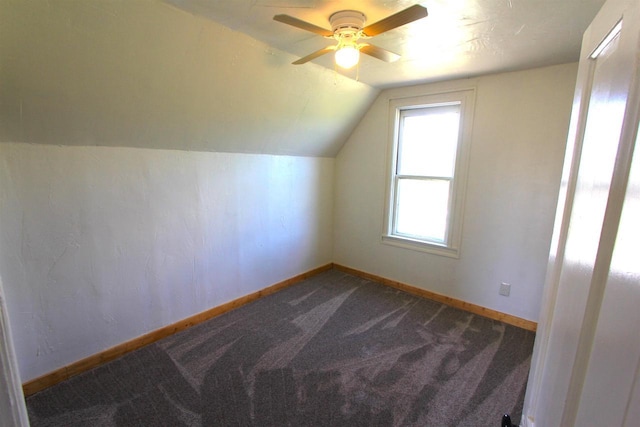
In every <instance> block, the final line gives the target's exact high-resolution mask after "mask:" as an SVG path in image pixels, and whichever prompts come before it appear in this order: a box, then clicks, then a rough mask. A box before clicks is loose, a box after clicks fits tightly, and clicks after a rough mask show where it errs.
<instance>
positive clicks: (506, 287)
mask: <svg viewBox="0 0 640 427" xmlns="http://www.w3.org/2000/svg"><path fill="white" fill-rule="evenodd" d="M498 293H499V294H500V295H504V296H505V297H508V296H509V294H510V293H511V285H510V284H508V283H504V282H502V283H500V291H499V292H498Z"/></svg>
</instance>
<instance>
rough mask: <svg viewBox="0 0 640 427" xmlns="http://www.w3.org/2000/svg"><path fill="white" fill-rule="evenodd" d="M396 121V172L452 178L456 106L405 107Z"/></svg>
mask: <svg viewBox="0 0 640 427" xmlns="http://www.w3.org/2000/svg"><path fill="white" fill-rule="evenodd" d="M400 121H401V124H400V135H399V137H400V143H399V148H398V151H399V152H398V174H400V175H419V176H441V177H447V178H451V177H453V172H454V168H455V161H456V151H457V148H458V130H459V126H460V105H448V106H441V107H428V108H420V109H414V110H405V111H403V112H402V113H401V117H400Z"/></svg>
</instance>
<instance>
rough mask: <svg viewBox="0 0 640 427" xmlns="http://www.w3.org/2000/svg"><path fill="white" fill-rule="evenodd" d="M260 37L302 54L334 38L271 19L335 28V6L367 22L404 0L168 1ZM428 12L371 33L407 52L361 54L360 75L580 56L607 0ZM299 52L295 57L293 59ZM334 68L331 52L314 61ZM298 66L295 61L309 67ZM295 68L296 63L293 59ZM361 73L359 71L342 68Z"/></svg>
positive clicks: (456, 73)
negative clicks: (393, 57)
mask: <svg viewBox="0 0 640 427" xmlns="http://www.w3.org/2000/svg"><path fill="white" fill-rule="evenodd" d="M165 1H166V2H167V3H169V4H171V5H173V6H175V7H177V8H179V9H182V10H184V11H187V12H189V13H192V14H194V15H198V16H202V17H205V18H207V19H211V20H213V21H216V22H217V23H219V24H222V25H224V26H226V27H229V28H231V29H233V30H237V31H239V32H242V33H245V34H247V35H249V36H251V37H253V38H255V39H257V40H260V41H262V42H265V43H266V44H268V45H270V46H272V47H275V48H277V49H280V50H282V51H285V52H288V53H291V54H292V55H295V56H296V57H302V56H305V55H307V54H309V53H311V52H314V51H316V50H318V49H321V48H323V47H324V46H327V45H328V44H329V43H331V41H328V40H325V39H323V38H322V37H321V36H318V35H315V34H312V33H309V32H306V31H303V30H300V29H297V28H294V27H291V26H288V25H285V24H282V23H279V22H276V21H273V19H272V17H273V16H274V15H277V14H281V13H283V14H288V15H291V16H294V17H296V18H299V19H302V20H305V21H307V22H310V23H312V24H315V25H317V26H320V27H324V28H327V29H330V26H329V23H328V18H329V16H330V15H331V14H332V13H333V12H336V11H339V10H346V9H354V10H359V11H361V12H363V13H364V14H365V15H366V16H367V24H371V23H374V22H376V21H379V20H380V19H383V18H385V17H386V16H388V15H390V14H393V13H395V12H398V11H400V10H403V9H405V8H407V7H409V6H411V5H413V4H416V3H417V2H416V1H411V0H410V1H407V0H395V1H390V0H363V1H353V0H326V1H322V0H165ZM419 3H420V4H422V5H423V6H425V7H426V8H427V9H428V11H429V16H428V17H426V18H424V19H422V20H420V21H416V22H414V23H411V24H408V25H405V26H404V27H401V28H398V29H395V30H392V31H389V32H387V33H384V34H381V35H379V36H377V37H375V38H373V39H371V40H370V42H371V43H372V44H376V45H378V46H380V47H383V48H385V49H388V50H391V51H393V52H396V53H398V54H400V55H402V58H401V59H400V60H399V61H398V62H396V63H392V64H389V63H385V62H382V61H379V60H377V59H374V58H371V57H366V56H363V59H362V60H361V64H360V69H359V80H360V81H361V82H363V83H366V84H369V85H371V86H374V87H377V88H386V87H393V86H401V85H407V84H413V83H421V82H430V81H437V80H444V79H452V78H460V77H469V76H476V75H481V74H488V73H494V72H502V71H513V70H521V69H527V68H535V67H541V66H547V65H554V64H561V63H566V62H573V61H577V59H578V54H579V50H580V43H581V38H582V33H583V32H584V30H585V29H586V27H587V26H588V24H589V23H590V22H591V20H592V18H593V17H594V16H595V14H596V13H597V11H598V10H599V9H600V7H601V6H602V4H603V3H604V0H428V1H422V2H419ZM293 59H295V58H293ZM314 62H315V63H317V64H320V65H322V66H325V67H327V68H332V69H333V68H334V65H333V61H332V55H325V56H323V57H321V58H319V59H316V60H315V61H314ZM305 66H309V65H308V64H307V65H297V66H295V67H305ZM292 67H294V65H292ZM341 72H342V73H343V74H345V75H347V76H349V77H352V78H356V77H358V76H357V75H356V73H357V71H356V70H350V71H344V72H343V71H341Z"/></svg>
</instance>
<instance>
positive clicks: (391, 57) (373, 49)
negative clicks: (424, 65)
mask: <svg viewBox="0 0 640 427" xmlns="http://www.w3.org/2000/svg"><path fill="white" fill-rule="evenodd" d="M360 52H362V53H365V54H367V55H369V56H373V57H374V58H378V59H381V60H383V61H385V62H395V61H397V60H398V59H400V55H398V54H396V53H393V52H389V51H388V50H386V49H383V48H381V47H378V46H374V45H372V44H365V45H364V46H362V47H361V48H360Z"/></svg>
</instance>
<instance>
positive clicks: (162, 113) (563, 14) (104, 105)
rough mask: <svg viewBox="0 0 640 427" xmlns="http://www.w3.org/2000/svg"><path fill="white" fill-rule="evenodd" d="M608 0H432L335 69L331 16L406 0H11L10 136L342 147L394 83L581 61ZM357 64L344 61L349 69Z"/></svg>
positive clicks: (5, 17) (299, 149) (141, 143)
mask: <svg viewBox="0 0 640 427" xmlns="http://www.w3.org/2000/svg"><path fill="white" fill-rule="evenodd" d="M603 2H604V0H563V1H558V0H431V1H422V2H420V3H421V4H423V5H424V6H426V7H427V9H428V10H429V16H428V17H427V18H424V19H422V20H420V21H416V22H414V23H412V24H409V25H406V26H404V27H401V28H398V29H395V30H392V31H389V32H387V33H384V34H382V35H379V36H376V37H375V38H374V39H372V41H371V42H372V43H375V44H376V45H379V46H380V47H383V48H386V49H389V50H391V51H395V52H397V53H400V54H401V55H402V58H401V60H400V61H398V62H396V63H393V64H388V63H384V62H382V61H379V60H376V59H373V58H368V57H364V58H363V60H362V61H361V65H360V69H359V81H356V80H355V77H357V76H356V74H355V73H356V71H350V72H343V73H342V74H340V73H339V72H337V71H335V69H334V65H333V63H332V58H331V55H325V56H324V57H321V58H319V59H317V60H315V61H314V62H311V63H307V64H304V65H302V66H294V65H291V62H292V61H294V60H296V59H297V58H298V57H300V56H304V55H306V54H308V53H310V52H312V51H314V50H317V49H320V48H322V47H324V46H326V45H327V40H325V39H323V38H322V37H319V36H317V35H314V34H312V33H308V32H305V31H302V30H299V29H297V28H293V27H290V26H287V25H285V24H282V23H279V22H275V21H273V20H272V17H273V15H275V14H278V13H285V14H289V15H293V16H296V17H298V18H300V19H303V20H306V21H308V22H311V23H313V24H316V25H318V26H322V27H325V28H328V27H329V25H328V22H327V19H328V16H329V15H331V13H333V12H335V11H337V10H342V9H358V10H361V11H363V12H365V14H366V15H367V18H368V21H367V22H368V23H372V22H376V21H378V20H380V19H382V18H384V17H386V16H388V15H390V14H392V13H395V12H397V11H399V10H402V9H404V8H406V7H409V6H410V5H412V4H414V3H415V1H406V0H396V1H387V0H362V1H354V0H340V1H338V0H324V1H323V0H83V1H71V0H49V1H45V0H33V1H24V0H0V142H2V141H12V142H31V143H48V144H67V145H104V146H131V147H146V148H167V149H179V150H198V151H224V152H241V153H268V154H286V155H300V156H329V157H332V156H335V155H336V153H337V152H338V151H339V150H340V148H341V147H342V145H343V144H344V142H345V141H346V139H347V138H348V136H349V134H350V133H351V131H352V130H353V128H354V127H355V126H356V124H357V123H358V121H359V120H360V118H361V117H362V116H363V115H364V113H365V112H366V110H367V108H368V107H369V106H370V105H371V103H372V102H373V99H374V98H375V97H376V95H377V94H378V93H379V91H380V90H381V89H382V88H386V87H391V86H398V85H407V84H412V83H419V82H429V81H436V80H444V79H452V78H458V77H465V76H476V75H481V74H486V73H492V72H500V71H508V70H518V69H525V68H531V67H537V66H544V65H552V64H558V63H565V62H572V61H575V60H576V59H577V57H578V53H579V47H580V40H581V35H582V32H583V31H584V29H585V28H586V26H587V25H588V23H589V22H590V21H591V19H592V18H593V16H594V15H595V14H596V12H597V10H598V9H599V7H600V6H601V4H602V3H603ZM343 74H344V75H343Z"/></svg>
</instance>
